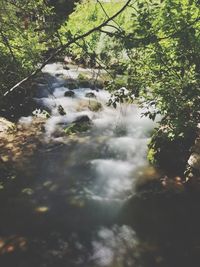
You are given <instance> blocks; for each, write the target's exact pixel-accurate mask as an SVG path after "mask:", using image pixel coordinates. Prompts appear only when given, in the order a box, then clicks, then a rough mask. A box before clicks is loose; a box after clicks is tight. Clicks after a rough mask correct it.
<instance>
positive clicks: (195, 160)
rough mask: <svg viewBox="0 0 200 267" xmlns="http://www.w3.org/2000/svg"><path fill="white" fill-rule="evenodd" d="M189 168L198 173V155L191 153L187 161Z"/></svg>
mask: <svg viewBox="0 0 200 267" xmlns="http://www.w3.org/2000/svg"><path fill="white" fill-rule="evenodd" d="M188 164H189V165H190V167H192V168H194V169H196V170H199V171H200V154H198V153H192V155H191V156H190V158H189V160H188Z"/></svg>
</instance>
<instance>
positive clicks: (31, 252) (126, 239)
mask: <svg viewBox="0 0 200 267" xmlns="http://www.w3.org/2000/svg"><path fill="white" fill-rule="evenodd" d="M73 146H74V145H73ZM83 147H84V146H83ZM70 149H71V148H70V146H67V145H64V146H61V147H59V149H57V150H56V151H55V150H54V151H53V152H49V153H43V154H42V153H39V154H36V155H34V156H33V157H32V158H31V159H30V162H29V163H27V166H26V167H27V168H26V170H24V169H18V170H17V173H16V178H15V180H13V182H12V183H10V184H9V185H8V186H7V188H5V190H2V191H1V194H0V210H1V220H0V237H1V238H0V264H1V265H0V266H4V267H11V266H15V267H25V266H29V267H32V266H34V267H35V266H38V267H40V266H41V267H43V266H49V267H64V266H70V267H73V266H74V267H79V266H80V267H86V266H87V267H90V266H91V267H94V266H109V267H111V266H112V267H113V266H120V267H126V266H142V267H153V266H163V267H168V266H171V267H173V266H174V267H179V266H180V267H182V266H185V267H186V266H199V263H200V253H199V252H200V227H199V225H200V215H199V201H200V198H199V196H198V195H192V194H191V193H190V192H185V193H166V192H164V191H157V192H154V193H152V192H151V193H145V192H143V193H142V192H140V193H139V192H138V193H136V194H135V195H133V196H132V197H131V198H129V199H127V200H125V201H123V200H120V199H117V198H110V199H109V198H105V196H101V195H99V196H97V195H93V194H92V189H91V188H92V185H93V183H94V176H93V169H92V168H91V166H90V165H89V164H86V163H84V162H87V160H86V159H85V158H84V161H81V160H80V161H79V162H78V163H76V164H73V162H71V161H70V160H71V158H70V157H69V156H68V155H72V154H71V153H70ZM86 153H87V151H86ZM80 155H81V156H84V153H83V152H82V154H81V152H80ZM93 156H94V155H93V154H92V153H91V157H93ZM80 158H81V157H80ZM88 160H89V157H88ZM66 166H67V168H66ZM77 170H78V172H77ZM35 177H37V179H35ZM11 192H12V193H11Z"/></svg>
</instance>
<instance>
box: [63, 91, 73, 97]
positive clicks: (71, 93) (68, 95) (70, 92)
mask: <svg viewBox="0 0 200 267" xmlns="http://www.w3.org/2000/svg"><path fill="white" fill-rule="evenodd" d="M74 95H75V93H74V92H73V91H72V90H69V91H66V92H65V94H64V96H67V97H73V96H74Z"/></svg>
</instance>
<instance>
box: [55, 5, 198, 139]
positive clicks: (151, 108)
mask: <svg viewBox="0 0 200 267" xmlns="http://www.w3.org/2000/svg"><path fill="white" fill-rule="evenodd" d="M120 5H123V2H108V3H107V2H106V3H104V2H101V4H99V2H93V1H89V0H88V1H83V2H82V3H81V4H79V5H77V7H76V11H75V12H74V13H73V14H72V15H71V16H70V18H69V21H67V23H66V24H65V25H64V26H63V27H61V29H60V33H61V35H62V38H63V40H65V38H69V36H71V35H73V34H75V33H76V34H77V29H79V31H78V33H83V32H86V31H87V30H88V29H91V28H92V27H94V26H96V25H98V24H99V23H100V22H102V21H103V20H104V19H105V17H106V14H108V15H111V14H112V12H113V13H114V12H115V11H116V10H118V9H119V6H120ZM199 6H200V3H199V1H194V0H183V1H182V0H163V1H161V0H154V1H151V0H147V1H143V0H136V1H134V2H133V3H132V4H131V5H129V7H128V8H127V9H126V10H125V11H124V12H123V13H122V14H121V15H120V16H119V17H118V18H117V19H116V20H115V21H113V22H112V23H111V25H107V26H106V27H104V28H103V32H96V33H95V34H92V35H90V36H89V37H88V38H86V39H85V40H84V41H83V42H82V43H79V44H78V45H76V46H73V53H75V54H76V56H79V57H81V58H84V56H85V57H87V56H90V58H91V57H92V56H93V58H94V57H95V60H96V62H99V60H100V62H101V64H102V65H103V66H107V67H109V68H110V70H111V77H112V82H110V84H108V88H109V89H110V90H116V89H119V87H121V86H126V88H127V89H128V90H129V91H130V95H132V94H134V95H135V96H136V97H138V96H140V103H141V106H143V107H144V106H145V108H146V111H145V112H144V115H145V116H149V117H150V118H151V119H155V117H156V115H157V114H161V117H162V120H161V125H167V127H168V131H167V136H168V138H169V139H170V140H173V139H176V138H179V137H183V138H184V136H185V135H187V132H188V131H189V130H190V129H193V130H195V129H196V125H197V123H198V122H199V117H200V112H199V104H200V97H199V95H200V88H199V82H200V63H199V62H200V9H199ZM116 66H117V68H116ZM119 74H123V75H125V79H124V78H123V79H124V81H123V82H122V83H120V84H119V83H118V82H117V80H119ZM125 97H127V96H125ZM121 101H122V97H121V96H120V98H116V101H115V102H114V105H116V103H117V102H121Z"/></svg>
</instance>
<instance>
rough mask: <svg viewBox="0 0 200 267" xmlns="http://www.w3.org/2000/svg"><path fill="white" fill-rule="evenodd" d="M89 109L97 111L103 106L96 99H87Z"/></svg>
mask: <svg viewBox="0 0 200 267" xmlns="http://www.w3.org/2000/svg"><path fill="white" fill-rule="evenodd" d="M88 108H89V110H91V111H93V112H97V111H100V110H101V109H102V108H103V107H102V104H101V103H100V102H98V101H95V100H93V101H91V100H90V101H89V105H88Z"/></svg>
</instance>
